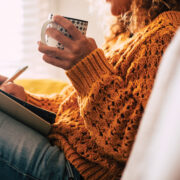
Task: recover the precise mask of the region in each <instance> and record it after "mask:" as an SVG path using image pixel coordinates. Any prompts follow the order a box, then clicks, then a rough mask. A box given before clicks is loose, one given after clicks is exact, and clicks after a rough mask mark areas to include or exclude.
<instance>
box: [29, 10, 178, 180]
mask: <svg viewBox="0 0 180 180" xmlns="http://www.w3.org/2000/svg"><path fill="white" fill-rule="evenodd" d="M179 25H180V12H175V11H169V12H164V13H162V14H161V15H159V16H158V17H157V18H156V19H155V20H154V21H153V22H152V23H151V24H149V25H148V26H147V27H145V28H143V29H142V30H141V31H140V32H139V33H137V34H135V35H134V36H133V37H132V38H130V39H128V40H127V41H124V42H121V41H120V39H118V38H117V39H116V41H115V42H110V43H109V44H106V46H105V49H104V51H103V50H101V49H96V50H95V51H93V52H92V53H91V54H90V55H89V56H87V57H86V58H84V59H83V60H82V61H80V62H79V63H78V64H76V65H75V66H74V67H73V68H72V69H70V70H68V71H67V76H68V77H69V78H70V80H71V82H72V86H69V87H67V88H66V89H64V91H62V92H61V93H60V94H58V95H53V96H51V97H43V96H37V95H36V96H35V95H33V94H29V93H27V100H28V102H30V103H32V104H35V105H38V106H40V107H42V108H45V109H48V110H51V111H54V112H55V113H57V116H56V123H55V124H54V125H53V128H52V132H51V134H50V136H49V138H50V139H51V141H52V143H54V144H56V145H57V146H58V147H59V148H61V149H63V150H64V152H65V156H66V158H67V159H68V160H69V161H70V162H71V163H72V164H73V165H74V166H75V167H76V169H77V170H78V171H79V172H80V174H81V175H82V176H83V177H84V179H93V180H95V179H98V180H99V179H107V180H109V179H119V178H120V177H121V175H122V172H123V169H124V167H125V164H126V162H127V160H128V157H129V154H130V151H131V148H132V145H133V142H134V140H135V136H136V133H137V130H138V126H139V123H140V120H141V118H142V115H143V111H144V109H145V107H146V104H147V101H148V98H149V96H150V93H151V90H152V87H153V83H154V79H155V76H156V72H157V69H158V66H159V64H160V60H161V57H162V54H163V53H164V51H165V49H166V47H167V45H168V44H169V43H170V41H171V39H172V37H173V36H174V34H175V32H176V30H177V28H178V26H179ZM104 54H105V55H104ZM105 56H106V57H105Z"/></svg>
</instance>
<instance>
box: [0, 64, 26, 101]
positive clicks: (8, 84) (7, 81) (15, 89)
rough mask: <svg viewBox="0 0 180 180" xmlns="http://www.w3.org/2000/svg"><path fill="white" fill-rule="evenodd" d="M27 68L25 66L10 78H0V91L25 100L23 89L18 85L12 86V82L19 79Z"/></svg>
mask: <svg viewBox="0 0 180 180" xmlns="http://www.w3.org/2000/svg"><path fill="white" fill-rule="evenodd" d="M27 68H28V66H25V67H23V68H21V69H18V70H17V71H16V72H15V74H13V75H12V76H11V77H10V78H6V77H4V76H0V83H1V82H2V81H3V82H2V84H1V85H0V89H1V90H3V91H5V92H6V93H9V94H11V95H13V96H15V97H17V98H19V99H21V100H23V101H25V100H26V94H25V91H24V88H23V87H22V86H20V85H17V84H14V83H13V81H14V80H15V79H16V78H17V77H19V76H20V75H21V74H22V73H23V72H24V71H25V70H26V69H27Z"/></svg>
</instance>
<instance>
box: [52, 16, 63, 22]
mask: <svg viewBox="0 0 180 180" xmlns="http://www.w3.org/2000/svg"><path fill="white" fill-rule="evenodd" d="M61 18H62V16H60V15H55V16H53V21H54V22H57V21H58V19H61Z"/></svg>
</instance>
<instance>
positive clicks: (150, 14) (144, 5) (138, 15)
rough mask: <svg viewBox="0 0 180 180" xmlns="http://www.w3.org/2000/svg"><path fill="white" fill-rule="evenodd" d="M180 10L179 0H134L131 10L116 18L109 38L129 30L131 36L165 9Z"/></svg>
mask: <svg viewBox="0 0 180 180" xmlns="http://www.w3.org/2000/svg"><path fill="white" fill-rule="evenodd" d="M170 10H174V11H180V1H179V0H133V1H132V5H131V9H130V11H128V12H126V13H125V14H123V15H120V16H118V17H117V18H116V22H115V23H114V24H112V25H111V27H110V35H109V36H108V38H107V40H111V39H114V38H115V37H117V36H118V35H120V34H122V33H125V32H129V33H128V34H129V36H132V34H133V33H135V32H136V31H138V30H139V29H140V28H142V27H144V26H145V25H148V24H149V23H150V22H151V21H152V20H153V19H155V18H156V17H157V16H158V15H159V14H161V13H162V12H164V11H170Z"/></svg>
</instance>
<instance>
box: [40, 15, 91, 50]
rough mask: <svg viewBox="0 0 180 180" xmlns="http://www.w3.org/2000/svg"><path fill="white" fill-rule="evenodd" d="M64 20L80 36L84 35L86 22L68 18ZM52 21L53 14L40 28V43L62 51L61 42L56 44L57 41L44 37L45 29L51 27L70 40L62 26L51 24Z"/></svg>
mask: <svg viewBox="0 0 180 180" xmlns="http://www.w3.org/2000/svg"><path fill="white" fill-rule="evenodd" d="M65 18H66V19H68V20H70V21H71V22H72V23H73V24H74V25H75V26H76V28H77V29H78V30H79V31H80V32H81V33H82V34H86V31H87V26H88V21H85V20H80V19H74V18H70V17H65ZM52 19H53V14H50V15H49V18H48V20H47V21H46V22H45V23H44V24H43V26H42V28H41V41H42V42H43V43H44V44H47V45H48V46H53V47H58V48H60V49H64V46H63V45H62V44H61V42H58V41H57V40H55V39H53V38H51V37H50V36H47V35H46V29H47V28H48V27H53V28H56V29H57V30H59V31H60V32H62V33H63V34H64V35H65V36H67V37H69V38H71V35H70V34H69V33H68V32H67V30H66V29H64V28H63V27H62V26H60V25H58V24H56V23H55V22H53V20H52Z"/></svg>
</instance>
